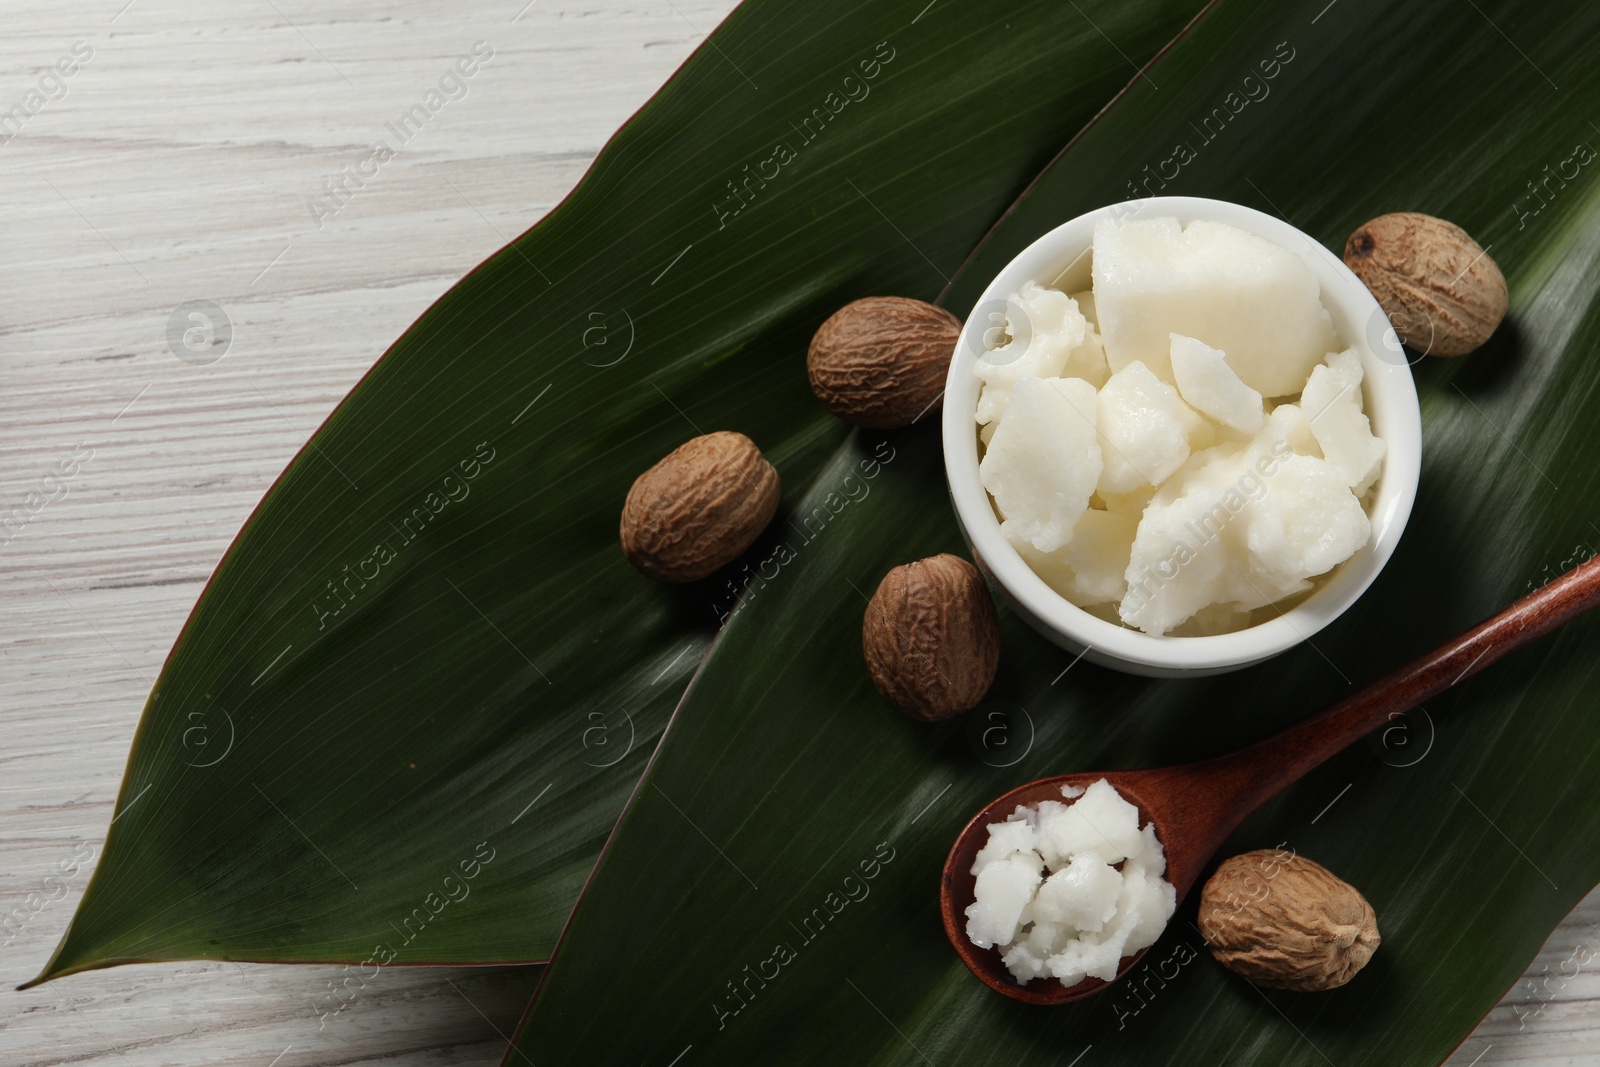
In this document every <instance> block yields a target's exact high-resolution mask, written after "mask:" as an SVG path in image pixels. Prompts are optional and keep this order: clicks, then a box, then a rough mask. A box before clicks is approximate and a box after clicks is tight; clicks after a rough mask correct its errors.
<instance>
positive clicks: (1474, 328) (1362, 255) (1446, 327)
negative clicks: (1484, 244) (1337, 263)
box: [1344, 211, 1506, 356]
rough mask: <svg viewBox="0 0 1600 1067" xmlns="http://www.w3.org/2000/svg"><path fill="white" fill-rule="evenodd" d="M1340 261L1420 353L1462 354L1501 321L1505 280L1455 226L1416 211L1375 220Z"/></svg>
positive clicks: (1357, 234)
mask: <svg viewBox="0 0 1600 1067" xmlns="http://www.w3.org/2000/svg"><path fill="white" fill-rule="evenodd" d="M1344 262H1345V265H1346V266H1347V267H1349V268H1350V269H1351V270H1352V271H1354V272H1355V274H1356V277H1358V278H1360V279H1361V280H1362V281H1363V282H1365V283H1366V286H1367V288H1368V289H1369V290H1371V291H1372V295H1373V296H1374V297H1376V298H1377V300H1378V303H1379V304H1380V305H1382V307H1383V311H1384V314H1386V315H1388V316H1389V322H1390V324H1391V325H1392V326H1393V327H1394V331H1395V334H1396V335H1397V336H1398V337H1399V338H1400V340H1401V342H1402V343H1404V344H1406V345H1409V346H1410V347H1411V348H1413V349H1415V350H1416V351H1418V352H1421V353H1422V354H1423V355H1432V356H1460V355H1465V354H1466V353H1468V352H1471V351H1472V350H1473V349H1474V348H1477V347H1478V346H1479V345H1481V344H1483V343H1484V342H1485V341H1487V340H1488V339H1489V335H1490V334H1492V333H1494V331H1495V327H1497V326H1499V325H1500V320H1501V319H1503V318H1505V315H1506V279H1505V276H1504V275H1502V274H1501V273H1500V268H1499V267H1498V266H1496V265H1495V262H1494V260H1492V259H1490V258H1489V256H1488V255H1487V254H1486V253H1485V252H1484V250H1483V249H1482V248H1480V247H1479V245H1478V242H1476V241H1474V240H1473V239H1472V238H1471V237H1469V236H1467V232H1466V231H1465V230H1463V229H1462V228H1461V227H1459V226H1457V225H1456V224H1455V223H1453V222H1446V221H1445V220H1444V219H1436V218H1434V217H1433V216H1432V215H1419V214H1417V213H1416V212H1414V211H1401V212H1397V213H1395V214H1393V215H1379V216H1378V217H1377V218H1375V219H1373V220H1372V221H1371V222H1369V223H1367V224H1366V225H1365V226H1362V227H1361V228H1360V229H1359V230H1357V231H1356V232H1355V233H1353V234H1351V235H1350V239H1349V240H1348V241H1346V242H1345V245H1344Z"/></svg>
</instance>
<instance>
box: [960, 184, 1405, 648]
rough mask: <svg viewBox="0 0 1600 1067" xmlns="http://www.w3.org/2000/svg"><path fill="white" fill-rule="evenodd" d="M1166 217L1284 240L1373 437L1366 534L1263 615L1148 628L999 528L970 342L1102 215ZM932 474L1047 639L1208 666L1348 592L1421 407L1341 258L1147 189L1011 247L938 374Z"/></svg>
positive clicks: (1367, 574) (1398, 512)
mask: <svg viewBox="0 0 1600 1067" xmlns="http://www.w3.org/2000/svg"><path fill="white" fill-rule="evenodd" d="M1169 216H1171V217H1176V218H1177V219H1178V220H1179V221H1180V222H1181V223H1182V224H1183V225H1184V226H1187V225H1188V224H1189V223H1191V222H1195V221H1202V220H1203V221H1212V222H1221V223H1225V224H1227V225H1230V226H1235V227H1237V228H1239V229H1242V230H1245V231H1247V232H1249V233H1252V234H1255V235H1257V236H1259V237H1262V238H1264V239H1266V240H1268V241H1271V242H1273V243H1274V244H1276V245H1278V246H1280V247H1282V248H1284V249H1286V250H1288V251H1290V252H1294V253H1296V254H1298V255H1299V256H1300V257H1301V259H1302V260H1304V261H1305V262H1306V265H1307V266H1308V267H1310V268H1311V271H1312V273H1313V275H1314V276H1315V277H1316V279H1317V282H1318V285H1319V286H1320V287H1321V295H1322V303H1323V306H1324V307H1326V308H1327V309H1328V311H1329V313H1330V315H1331V316H1332V317H1333V319H1334V326H1335V330H1336V331H1337V333H1338V335H1339V337H1340V340H1341V341H1342V342H1343V343H1345V344H1346V346H1347V347H1354V348H1356V349H1357V352H1358V355H1359V356H1360V358H1361V363H1362V369H1363V371H1364V383H1363V392H1364V393H1365V396H1366V399H1367V408H1368V410H1367V414H1368V417H1369V418H1370V419H1371V420H1372V423H1373V429H1374V433H1376V434H1377V435H1378V436H1380V437H1382V438H1383V440H1384V441H1385V443H1386V446H1387V450H1386V453H1385V456H1384V467H1383V471H1382V474H1381V476H1380V478H1379V481H1378V484H1377V488H1376V491H1375V494H1374V497H1373V502H1372V505H1371V507H1370V508H1369V509H1368V515H1369V517H1370V519H1371V522H1372V536H1371V537H1370V538H1369V539H1368V542H1367V544H1366V546H1365V547H1363V548H1362V549H1360V550H1358V551H1357V553H1356V554H1355V555H1354V556H1352V557H1351V558H1350V559H1348V560H1346V561H1345V562H1344V563H1342V564H1340V565H1339V566H1338V567H1337V568H1336V569H1335V570H1334V572H1333V573H1332V576H1331V577H1329V578H1327V579H1326V580H1324V581H1323V582H1322V584H1321V585H1320V586H1319V587H1318V588H1317V589H1315V590H1314V591H1313V592H1312V593H1311V594H1310V595H1308V596H1307V597H1306V598H1305V599H1304V600H1303V601H1301V602H1300V603H1298V604H1296V605H1294V606H1293V607H1291V608H1288V609H1286V610H1283V611H1281V612H1280V614H1279V615H1278V617H1277V618H1273V619H1269V620H1267V621H1265V622H1261V623H1257V624H1256V625H1254V626H1250V627H1246V628H1245V629H1243V630H1237V631H1234V632H1233V633H1227V634H1217V635H1213V636H1207V637H1171V636H1160V637H1158V636H1155V635H1151V634H1146V633H1143V632H1141V631H1138V630H1133V629H1129V628H1127V627H1124V626H1120V625H1117V624H1114V623H1110V622H1107V621H1106V620H1104V619H1101V618H1098V617H1096V616H1094V615H1092V614H1090V613H1089V612H1087V611H1085V610H1084V609H1083V608H1080V607H1078V606H1077V605H1075V604H1073V603H1072V602H1071V601H1069V600H1067V599H1066V598H1065V597H1063V596H1061V595H1060V594H1059V593H1057V592H1056V591H1055V590H1053V589H1051V588H1050V587H1049V586H1048V585H1047V584H1045V581H1044V579H1043V578H1041V577H1039V576H1038V575H1037V574H1035V573H1034V571H1033V569H1032V568H1031V567H1029V566H1028V564H1027V562H1026V561H1024V560H1023V558H1022V556H1021V554H1020V553H1018V552H1017V550H1016V549H1015V548H1013V547H1012V546H1011V544H1010V542H1009V541H1007V540H1006V538H1005V535H1004V534H1002V533H1001V532H1000V522H999V519H998V518H997V517H996V515H995V513H994V509H993V507H992V506H991V505H990V502H989V496H988V493H987V492H986V491H985V490H984V488H983V486H982V484H981V482H980V481H979V478H978V425H977V422H976V420H975V419H974V411H975V409H976V406H977V397H978V392H979V383H978V379H977V376H976V375H975V374H974V373H973V370H972V368H973V364H974V363H975V362H976V361H977V354H978V353H980V352H982V351H983V350H984V344H983V337H982V334H983V332H984V331H985V330H986V329H987V328H988V326H989V325H990V320H989V318H988V314H987V311H988V309H989V308H990V307H994V306H996V305H998V306H1000V307H1003V306H1004V303H1003V302H1004V300H1005V298H1006V297H1007V296H1009V295H1011V294H1012V293H1015V292H1016V291H1017V290H1018V289H1019V288H1020V287H1021V285H1022V283H1023V282H1025V281H1036V282H1039V283H1040V284H1043V285H1053V284H1054V283H1056V282H1057V281H1059V280H1060V279H1061V278H1063V277H1064V276H1066V275H1067V274H1068V273H1069V272H1070V271H1073V270H1075V269H1077V270H1079V273H1086V272H1087V270H1088V267H1087V265H1085V266H1083V267H1082V268H1081V269H1080V268H1079V267H1078V264H1079V263H1080V262H1081V261H1082V260H1083V259H1084V257H1085V255H1086V254H1087V252H1088V250H1089V248H1090V247H1091V242H1092V240H1093V235H1094V229H1095V226H1096V225H1097V224H1098V223H1100V222H1101V221H1102V220H1107V219H1110V220H1129V219H1134V218H1144V219H1149V218H1159V217H1169ZM942 433H943V443H944V458H945V476H946V479H947V480H948V482H949V486H950V494H951V498H952V502H953V504H954V506H955V511H956V516H957V520H958V522H959V524H960V526H961V528H962V532H963V534H964V535H965V537H966V539H967V543H968V545H969V546H970V547H971V549H972V553H973V556H974V558H975V560H976V561H977V563H978V566H979V567H980V569H982V570H983V571H984V573H985V574H986V575H987V576H988V577H989V579H990V581H991V582H992V583H994V584H995V585H996V586H998V587H999V589H1000V591H1001V593H1002V595H1004V596H1005V598H1006V599H1007V600H1008V601H1010V602H1011V603H1012V605H1013V606H1014V607H1016V608H1018V609H1019V611H1020V613H1021V614H1022V615H1023V617H1024V618H1025V619H1026V620H1027V621H1028V622H1029V623H1030V625H1032V626H1033V627H1034V628H1035V629H1037V630H1039V631H1040V632H1041V633H1043V634H1044V635H1045V636H1046V637H1048V638H1050V639H1051V640H1052V641H1054V642H1055V643H1057V644H1059V645H1061V646H1062V647H1064V648H1068V649H1069V650H1072V651H1076V652H1078V653H1079V654H1080V656H1087V657H1088V658H1089V659H1091V660H1093V661H1095V662H1098V663H1101V664H1103V665H1106V666H1112V667H1117V668H1119V669H1125V670H1132V671H1134V672H1136V673H1190V672H1196V673H1199V672H1216V671H1222V670H1231V669H1236V668H1239V667H1244V666H1248V665H1249V664H1252V663H1257V662H1260V661H1261V660H1264V659H1267V658H1270V657H1272V656H1275V655H1277V654H1279V653H1281V652H1284V651H1286V650H1288V649H1290V648H1293V647H1294V646H1295V645H1298V644H1300V643H1301V642H1302V641H1309V640H1310V638H1311V636H1312V635H1313V634H1315V633H1316V632H1317V631H1319V630H1321V629H1322V628H1323V627H1325V626H1327V625H1328V624H1329V623H1331V622H1333V620H1334V619H1336V618H1338V617H1339V616H1340V615H1341V614H1343V613H1344V611H1345V610H1346V609H1348V608H1349V607H1350V605H1352V604H1354V603H1355V602H1356V600H1357V599H1359V598H1360V596H1361V594H1362V593H1363V592H1365V591H1366V589H1367V587H1368V586H1370V585H1371V584H1372V582H1373V581H1374V580H1375V579H1376V578H1377V576H1378V573H1379V572H1380V571H1381V570H1382V569H1383V567H1384V565H1385V564H1386V563H1387V562H1388V561H1389V558H1390V557H1391V556H1392V555H1393V553H1394V550H1395V547H1396V545H1398V543H1399V541H1400V536H1401V534H1402V533H1403V532H1404V529H1405V526H1406V522H1407V520H1408V519H1409V518H1410V515H1411V509H1412V505H1413V504H1414V502H1415V500H1416V492H1417V484H1418V479H1419V475H1420V471H1421V458H1422V418H1421V409H1420V406H1419V404H1418V400H1417V391H1416V383H1415V382H1414V380H1413V379H1412V376H1411V365H1410V362H1409V361H1408V357H1407V354H1406V352H1405V350H1404V349H1403V348H1402V347H1401V346H1400V343H1399V342H1398V340H1397V339H1396V338H1395V335H1394V331H1393V330H1392V329H1390V328H1389V322H1388V319H1387V318H1386V317H1385V316H1384V313H1383V310H1382V308H1381V307H1379V305H1378V302H1377V300H1376V299H1374V298H1373V296H1372V294H1371V293H1370V292H1369V291H1368V290H1367V288H1366V286H1365V285H1364V284H1362V282H1361V280H1360V279H1359V278H1357V277H1356V276H1355V274H1354V273H1352V272H1351V271H1350V269H1349V268H1348V267H1346V266H1345V264H1344V261H1343V260H1342V259H1340V258H1339V257H1338V256H1336V255H1334V254H1333V253H1332V252H1330V251H1329V250H1328V249H1327V248H1325V247H1323V246H1322V245H1321V244H1320V243H1318V242H1317V241H1315V240H1313V239H1312V238H1311V237H1309V236H1308V235H1307V234H1305V233H1304V232H1302V231H1301V230H1299V229H1298V228H1296V227H1294V226H1293V225H1291V224H1290V223H1288V222H1285V221H1284V220H1282V219H1280V218H1277V217H1275V216H1272V215H1268V214H1265V213H1264V212H1260V211H1257V210H1255V209H1254V208H1249V207H1245V206H1244V205H1242V204H1235V203H1232V202H1229V201H1224V200H1212V199H1207V198H1204V197H1191V196H1156V197H1147V198H1144V199H1141V200H1132V201H1123V202H1121V203H1118V204H1109V205H1106V206H1105V207H1101V208H1097V209H1095V210H1093V211H1089V212H1085V213H1084V214H1082V215H1079V216H1077V217H1076V218H1073V219H1069V220H1068V221H1066V222H1063V223H1061V224H1060V225H1058V226H1056V227H1055V228H1053V229H1051V230H1049V231H1048V232H1046V233H1045V234H1043V235H1041V236H1040V237H1038V238H1037V239H1035V240H1034V241H1033V242H1032V243H1030V244H1029V245H1028V246H1027V247H1026V248H1024V249H1023V250H1022V251H1020V252H1018V253H1017V255H1016V256H1014V257H1013V258H1012V259H1011V261H1010V262H1009V263H1007V264H1006V266H1005V267H1004V268H1003V269H1001V271H1000V272H999V273H998V274H996V275H995V276H994V278H993V279H991V280H990V282H989V284H988V285H987V286H985V288H984V290H983V292H982V294H981V295H980V296H979V297H978V299H977V301H976V303H975V304H974V306H973V308H972V309H971V311H970V312H969V313H968V314H967V315H966V316H965V318H964V320H963V325H962V328H961V333H960V336H959V338H958V340H957V342H956V350H955V354H954V356H953V358H952V359H951V361H950V370H949V373H948V376H947V378H946V381H945V402H944V411H943V415H942Z"/></svg>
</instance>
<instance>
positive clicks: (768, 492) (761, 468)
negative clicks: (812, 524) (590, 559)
mask: <svg viewBox="0 0 1600 1067" xmlns="http://www.w3.org/2000/svg"><path fill="white" fill-rule="evenodd" d="M777 510H778V472H777V471H776V470H774V469H773V467H772V464H770V463H768V462H767V461H766V459H765V458H764V457H763V456H762V455H761V450H760V449H759V448H757V447H756V445H755V442H754V441H752V440H750V438H748V437H746V436H745V435H744V434H742V433H732V432H730V431H727V430H721V431H718V432H717V433H708V434H706V435H705V436H703V437H696V438H692V439H691V440H689V441H686V442H684V443H683V444H681V445H679V446H678V447H677V448H675V449H674V450H673V451H672V452H671V453H669V454H668V455H667V457H666V458H665V459H663V460H662V461H661V462H660V463H657V464H656V465H655V466H654V467H651V468H650V469H649V470H647V471H645V472H644V473H643V474H641V475H639V477H638V478H637V479H635V480H634V483H633V488H631V489H629V490H628V499H627V501H626V502H624V503H623V505H622V551H623V553H624V554H626V555H627V557H628V561H629V562H630V563H632V564H633V565H634V566H635V567H637V568H639V570H640V571H642V572H644V573H645V574H646V575H648V576H650V577H651V578H657V579H660V580H661V581H663V582H692V581H695V580H697V579H700V578H704V577H705V576H706V575H708V574H711V573H712V572H713V571H715V570H716V569H717V568H719V567H722V566H725V565H727V564H729V563H731V562H733V561H734V560H735V559H737V558H738V557H739V554H740V553H741V552H743V551H744V550H745V549H747V548H749V547H750V545H751V544H752V543H753V542H754V541H755V539H756V538H757V537H758V536H760V534H761V531H762V530H764V529H766V526H767V523H769V522H771V521H772V516H773V513H774V512H776V511H777Z"/></svg>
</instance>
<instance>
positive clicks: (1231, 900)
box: [1199, 849, 1379, 991]
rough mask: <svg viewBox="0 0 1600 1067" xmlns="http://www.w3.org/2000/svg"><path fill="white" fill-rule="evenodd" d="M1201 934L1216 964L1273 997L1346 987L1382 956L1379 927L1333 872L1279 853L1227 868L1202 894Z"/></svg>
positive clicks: (1244, 858) (1227, 863)
mask: <svg viewBox="0 0 1600 1067" xmlns="http://www.w3.org/2000/svg"><path fill="white" fill-rule="evenodd" d="M1199 920H1200V933H1201V936H1202V937H1204V938H1205V939H1206V942H1207V944H1208V945H1209V947H1210V949H1211V954H1212V955H1213V956H1215V957H1216V958H1217V962H1218V963H1220V964H1222V965H1223V966H1224V967H1226V968H1228V970H1230V971H1233V972H1234V973H1235V974H1238V975H1241V976H1242V977H1244V978H1247V979H1249V980H1250V981H1251V982H1253V983H1255V984H1256V985H1258V986H1265V987H1266V988H1268V989H1297V990H1301V991H1312V990H1318V989H1333V988H1335V987H1336V986H1342V985H1344V984H1345V983H1346V982H1348V981H1349V980H1350V979H1351V978H1353V977H1355V973H1356V972H1357V971H1359V970H1360V969H1361V968H1362V967H1365V966H1366V964H1367V961H1368V960H1369V959H1371V958H1372V954H1373V952H1375V951H1376V950H1377V948H1378V941H1379V938H1378V919H1377V916H1376V915H1374V914H1373V912H1372V905H1371V904H1368V903H1367V901H1366V898H1365V897H1363V896H1362V895H1361V894H1360V893H1359V892H1357V891H1356V888H1355V887H1354V886H1352V885H1349V884H1347V883H1345V882H1342V881H1340V880H1339V879H1338V878H1337V877H1335V876H1334V875H1333V874H1332V873H1331V872H1330V871H1329V870H1328V869H1327V868H1326V867H1323V866H1322V865H1321V864H1318V863H1313V862H1312V861H1311V860H1308V859H1306V858H1304V857H1302V856H1296V855H1294V854H1293V853H1291V852H1284V851H1281V850H1278V849H1258V850H1256V851H1254V852H1246V853H1243V854H1242V855H1238V856H1234V857H1231V858H1230V859H1226V860H1224V861H1223V862H1222V866H1220V867H1218V868H1217V873H1216V874H1213V875H1212V876H1211V878H1210V880H1209V881H1207V882H1206V884H1205V888H1204V889H1202V890H1201V891H1200V916H1199Z"/></svg>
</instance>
